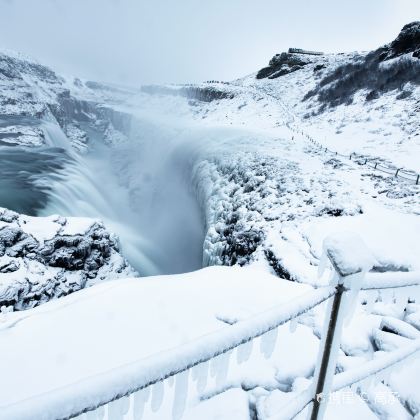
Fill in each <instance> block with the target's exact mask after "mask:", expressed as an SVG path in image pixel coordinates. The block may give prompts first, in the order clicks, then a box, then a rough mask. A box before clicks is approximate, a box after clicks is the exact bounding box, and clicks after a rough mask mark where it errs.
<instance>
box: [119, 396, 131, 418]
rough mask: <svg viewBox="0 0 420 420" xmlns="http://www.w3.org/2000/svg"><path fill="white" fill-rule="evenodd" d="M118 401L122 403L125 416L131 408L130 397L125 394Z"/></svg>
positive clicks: (122, 411) (121, 410) (121, 407)
mask: <svg viewBox="0 0 420 420" xmlns="http://www.w3.org/2000/svg"><path fill="white" fill-rule="evenodd" d="M118 401H119V403H120V413H121V415H122V416H125V415H126V414H127V413H128V410H130V397H129V396H125V397H122V398H120V399H119V400H118Z"/></svg>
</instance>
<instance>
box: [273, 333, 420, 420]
mask: <svg viewBox="0 0 420 420" xmlns="http://www.w3.org/2000/svg"><path fill="white" fill-rule="evenodd" d="M418 351H420V339H417V340H415V341H413V342H412V343H410V344H408V345H406V346H404V347H403V348H401V349H398V350H394V351H392V352H390V353H388V354H385V355H383V356H381V357H378V358H377V359H374V360H371V361H369V362H367V363H363V364H362V365H361V366H358V367H356V368H353V369H350V370H346V371H345V372H341V373H338V374H336V375H334V379H333V383H332V386H331V392H337V391H340V390H341V389H343V388H346V387H349V386H352V385H355V384H358V383H361V382H363V381H364V380H366V379H367V378H369V377H372V376H373V375H376V374H378V373H380V372H384V371H387V370H389V369H391V368H395V365H397V364H399V363H400V362H403V361H407V359H408V358H409V357H411V356H413V355H414V354H416V353H417V352H418ZM313 401H314V394H313V390H312V389H311V388H308V389H306V390H304V391H302V392H301V393H299V394H298V395H297V396H296V397H294V398H293V399H292V400H290V401H289V402H288V403H287V404H286V405H285V406H284V407H283V408H282V411H281V413H279V414H277V415H274V416H272V417H269V419H268V420H290V419H293V418H294V417H296V416H297V415H298V414H299V413H300V412H302V411H303V410H304V409H305V408H306V407H307V406H308V405H309V404H310V403H312V402H313Z"/></svg>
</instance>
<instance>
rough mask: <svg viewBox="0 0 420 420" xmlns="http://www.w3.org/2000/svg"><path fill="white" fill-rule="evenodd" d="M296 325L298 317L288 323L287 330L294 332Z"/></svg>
mask: <svg viewBox="0 0 420 420" xmlns="http://www.w3.org/2000/svg"><path fill="white" fill-rule="evenodd" d="M297 325H298V318H293V319H292V320H291V321H290V323H289V331H290V332H291V333H294V332H295V331H296V328H297Z"/></svg>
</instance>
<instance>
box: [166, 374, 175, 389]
mask: <svg viewBox="0 0 420 420" xmlns="http://www.w3.org/2000/svg"><path fill="white" fill-rule="evenodd" d="M166 382H167V383H168V385H169V386H170V387H171V388H172V387H173V386H174V383H175V376H174V375H172V376H170V377H169V378H168V379H167V381H166Z"/></svg>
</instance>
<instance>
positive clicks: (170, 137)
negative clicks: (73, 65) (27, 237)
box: [38, 119, 204, 275]
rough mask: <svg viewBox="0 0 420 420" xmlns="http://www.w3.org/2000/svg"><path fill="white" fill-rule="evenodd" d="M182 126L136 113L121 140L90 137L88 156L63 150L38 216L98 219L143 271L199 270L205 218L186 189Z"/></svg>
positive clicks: (187, 153)
mask: <svg viewBox="0 0 420 420" xmlns="http://www.w3.org/2000/svg"><path fill="white" fill-rule="evenodd" d="M182 131H183V130H181V129H174V128H168V127H166V128H163V127H162V126H160V125H159V124H156V123H155V122H153V121H150V120H141V119H138V120H133V124H132V128H131V133H130V134H129V136H128V137H129V139H128V142H126V143H124V144H120V145H114V146H112V147H108V146H104V145H103V142H102V139H99V138H96V139H95V138H94V137H92V138H91V145H90V151H89V152H88V153H87V154H86V155H78V154H75V153H72V152H68V153H69V155H70V156H71V159H69V161H68V163H67V164H66V165H65V168H64V169H62V170H61V171H60V175H59V177H58V178H57V177H55V178H54V179H50V180H49V186H48V187H49V188H48V201H47V203H46V205H45V207H44V208H43V209H42V210H41V211H39V212H38V214H39V215H49V214H52V213H57V214H60V215H65V216H88V217H93V218H99V219H102V220H103V221H104V222H105V224H106V225H107V227H108V228H109V229H111V230H112V231H113V232H115V233H116V234H117V235H118V236H119V237H120V240H121V244H122V252H123V254H124V255H125V256H126V257H127V259H128V260H129V261H130V263H131V264H132V265H133V266H134V267H135V268H136V269H137V270H138V271H139V272H140V274H142V275H152V274H169V273H180V272H186V271H191V270H195V269H198V268H200V267H201V266H202V246H203V237H204V232H203V223H202V218H201V212H200V209H199V206H198V204H197V202H196V199H195V197H194V196H193V194H192V193H191V191H190V189H189V182H190V179H189V178H190V172H191V165H192V164H193V161H194V155H195V153H196V148H194V147H192V145H191V144H190V142H189V141H186V140H184V139H183V136H182ZM42 182H43V183H45V179H44V180H43V181H42Z"/></svg>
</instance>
